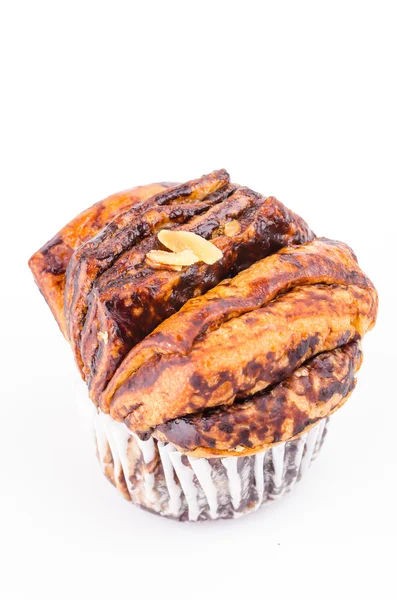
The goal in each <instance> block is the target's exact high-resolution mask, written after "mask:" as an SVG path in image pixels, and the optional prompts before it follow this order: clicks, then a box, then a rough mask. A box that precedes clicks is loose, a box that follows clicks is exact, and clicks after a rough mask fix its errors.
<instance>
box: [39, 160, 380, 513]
mask: <svg viewBox="0 0 397 600" xmlns="http://www.w3.org/2000/svg"><path fill="white" fill-rule="evenodd" d="M29 265H30V268H31V270H32V272H33V274H34V277H35V280H36V283H37V285H38V287H39V289H40V291H41V292H42V294H43V296H44V298H45V299H46V301H47V303H48V305H49V307H50V309H51V311H52V313H53V315H54V317H55V319H56V321H57V322H58V325H59V327H60V329H61V331H62V333H63V335H64V336H65V338H66V339H67V341H68V342H69V343H70V345H71V348H72V350H73V353H74V356H75V359H76V364H77V367H78V369H79V371H80V375H81V378H82V380H83V381H84V382H85V384H86V385H85V386H83V390H81V391H79V401H80V402H81V404H82V407H83V408H84V409H85V410H87V411H89V418H90V423H91V426H92V429H93V431H94V438H95V442H96V450H97V455H98V458H99V461H100V464H101V466H102V469H103V471H104V473H105V475H106V476H107V477H108V479H109V480H110V481H111V482H112V483H113V484H114V485H115V486H116V487H117V488H118V489H119V490H120V492H121V493H122V494H123V495H124V496H125V498H127V499H128V500H130V501H132V503H133V504H136V505H137V506H140V507H141V508H144V509H147V510H150V511H152V512H154V513H157V514H160V515H163V516H166V517H171V518H175V519H179V520H190V521H196V520H207V519H219V518H234V517H238V516H241V515H243V514H247V513H249V512H251V511H254V510H256V509H257V508H259V507H260V506H261V505H262V504H265V503H267V502H269V501H273V500H274V499H276V498H278V497H280V496H282V495H283V494H284V493H285V492H287V491H289V490H290V489H291V488H292V487H293V486H294V485H295V483H296V482H297V481H299V480H300V478H301V477H302V475H303V474H304V473H305V471H306V470H307V468H308V467H309V465H310V463H311V461H312V460H313V459H314V458H315V457H316V456H317V454H318V453H319V451H320V449H321V446H322V443H323V440H324V436H325V434H326V432H327V426H328V421H329V419H330V417H331V415H332V414H333V413H334V412H335V411H336V410H338V409H339V408H340V407H341V406H342V405H343V404H344V403H345V402H346V400H347V399H348V398H349V396H350V394H351V393H352V391H353V389H354V387H355V383H356V379H355V377H356V373H357V371H358V369H359V368H360V365H361V362H362V351H361V339H362V337H363V335H364V334H365V333H366V332H367V331H368V330H370V329H371V328H372V327H373V325H374V323H375V320H376V313H377V294H376V290H375V288H374V286H373V285H372V283H371V282H370V280H369V279H368V278H367V277H366V276H365V274H364V273H363V272H362V271H361V269H360V267H359V266H358V263H357V259H356V256H355V254H354V253H353V251H352V250H351V249H350V248H349V247H348V246H347V245H346V244H344V243H342V242H336V241H333V240H330V239H327V238H321V237H316V236H315V234H314V233H313V232H312V231H311V229H310V228H309V226H308V225H307V223H306V222H305V221H304V220H303V219H302V218H301V217H299V216H297V215H296V214H295V213H293V212H292V211H290V210H289V209H288V208H286V207H285V206H284V205H283V204H281V202H279V201H278V200H276V198H274V197H267V198H266V197H264V196H262V195H261V194H258V193H257V192H254V191H252V190H251V189H249V188H247V187H243V186H240V185H235V184H232V183H231V182H230V178H229V175H228V173H227V172H226V171H225V170H220V171H214V172H213V173H211V174H209V175H205V176H203V177H201V178H199V179H196V180H192V181H188V182H187V183H184V184H182V185H179V184H168V183H161V184H153V185H148V186H142V187H138V188H134V189H132V190H128V191H126V192H122V193H119V194H116V195H114V196H110V197H109V198H107V199H106V200H103V201H102V202H99V203H97V204H95V205H94V206H92V207H91V208H89V209H88V210H86V211H85V212H83V213H81V214H80V215H79V216H77V217H76V218H75V219H74V220H73V221H71V222H70V223H69V224H68V225H66V226H65V227H64V228H63V229H62V230H61V231H60V232H59V233H58V234H57V235H56V236H55V237H54V238H53V239H52V240H51V241H49V242H48V243H47V244H45V246H43V247H42V248H41V249H40V250H39V251H38V252H36V253H35V254H34V255H33V256H32V258H31V259H30V261H29ZM87 391H88V393H87Z"/></svg>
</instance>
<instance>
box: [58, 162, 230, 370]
mask: <svg viewBox="0 0 397 600" xmlns="http://www.w3.org/2000/svg"><path fill="white" fill-rule="evenodd" d="M228 184H229V175H228V173H227V172H226V171H225V170H224V169H221V170H220V171H214V172H213V173H210V174H209V175H205V176H203V177H201V178H200V179H197V180H192V181H188V182H187V183H185V184H182V185H180V186H177V187H175V188H172V189H170V190H165V191H163V192H160V193H159V194H156V195H155V196H152V197H151V198H150V199H149V200H148V201H147V202H145V203H142V204H137V205H135V206H133V207H132V208H130V209H129V210H128V211H126V212H124V213H122V214H120V215H119V216H117V217H116V218H115V219H114V220H113V221H112V222H111V223H109V224H108V225H106V227H104V228H103V229H102V231H101V232H100V233H99V234H98V235H96V236H95V237H94V238H93V239H91V240H88V241H87V242H85V243H84V244H82V245H81V246H80V247H79V248H78V249H77V250H76V251H75V252H74V254H73V256H72V258H71V260H70V262H69V265H68V268H67V272H66V285H65V306H64V309H65V318H66V326H67V334H68V339H69V342H70V344H71V346H72V350H73V352H74V355H75V359H76V362H77V365H78V367H79V368H80V370H81V372H82V374H84V364H83V360H82V357H81V350H80V338H81V331H82V328H83V326H84V321H85V315H86V313H87V310H88V306H89V298H88V296H89V294H90V292H91V290H92V287H93V283H94V281H95V279H96V278H97V277H98V276H100V275H101V274H102V273H104V272H105V271H106V270H107V269H109V267H111V266H112V265H113V264H114V262H115V261H116V260H117V258H118V257H119V256H120V255H121V254H122V253H124V252H126V251H128V250H129V249H130V248H131V247H133V246H135V245H136V244H137V243H139V242H141V241H142V240H144V239H145V238H147V237H148V236H149V235H151V234H153V232H156V231H157V230H159V229H162V228H164V227H166V226H167V225H168V224H169V223H172V222H176V223H181V222H182V223H183V222H184V221H186V220H187V219H188V218H190V217H192V216H194V215H195V214H199V212H200V210H203V209H204V208H205V207H204V206H203V204H202V201H203V200H204V198H206V197H208V196H211V194H213V193H216V192H217V191H218V190H219V189H221V188H223V187H225V186H227V185H228ZM211 201H212V200H211Z"/></svg>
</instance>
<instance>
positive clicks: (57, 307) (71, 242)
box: [29, 183, 175, 337]
mask: <svg viewBox="0 0 397 600" xmlns="http://www.w3.org/2000/svg"><path fill="white" fill-rule="evenodd" d="M174 185H175V184H168V183H153V184H150V185H143V186H139V187H136V188H131V189H129V190H125V191H124V192H119V193H118V194H113V195H112V196H109V197H108V198H105V200H101V201H100V202H97V203H96V204H94V205H93V206H91V207H90V208H88V209H87V210H85V211H84V212H82V213H80V214H79V215H78V216H77V217H76V218H74V219H73V220H72V221H70V223H68V224H67V225H66V226H65V227H63V228H62V229H61V231H59V232H58V233H57V234H56V235H55V236H54V237H53V238H52V240H50V241H49V242H47V243H46V244H45V245H44V246H43V247H42V248H40V250H38V251H37V252H35V253H34V254H33V256H32V257H31V258H30V260H29V266H30V268H31V270H32V272H33V275H34V278H35V281H36V283H37V285H38V287H39V289H40V291H41V293H42V294H43V296H44V298H45V299H46V301H47V303H48V306H49V307H50V309H51V311H52V313H53V315H54V317H55V319H56V321H57V323H58V325H59V327H60V329H61V331H62V333H63V334H64V335H65V337H66V326H65V317H64V311H63V305H64V292H65V279H66V277H65V273H66V268H67V266H68V264H69V262H70V259H71V257H72V254H73V252H74V250H75V249H76V248H78V247H79V246H80V245H81V244H82V243H83V242H86V241H87V240H89V239H91V238H92V237H93V236H95V235H96V234H97V233H98V232H99V231H100V230H101V229H102V228H103V227H104V226H105V225H107V224H108V223H109V222H110V221H112V220H113V219H114V218H115V217H116V216H117V215H118V214H120V213H121V212H124V211H125V210H128V209H129V208H131V207H132V206H134V205H136V204H138V203H139V202H142V200H146V199H147V198H150V197H151V196H153V195H154V194H158V193H159V192H161V191H163V190H165V189H168V188H169V187H170V186H174Z"/></svg>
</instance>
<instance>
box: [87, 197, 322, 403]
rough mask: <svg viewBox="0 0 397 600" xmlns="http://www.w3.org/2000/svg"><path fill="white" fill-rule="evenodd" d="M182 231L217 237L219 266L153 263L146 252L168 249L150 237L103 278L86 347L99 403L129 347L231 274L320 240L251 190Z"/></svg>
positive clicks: (95, 296)
mask: <svg viewBox="0 0 397 600" xmlns="http://www.w3.org/2000/svg"><path fill="white" fill-rule="evenodd" d="M236 219H238V223H239V231H238V233H236V235H234V236H233V237H230V236H229V235H224V226H225V224H226V223H228V222H230V220H236ZM177 230H178V231H187V232H194V233H196V234H198V235H201V236H203V237H204V238H205V239H210V240H211V242H212V243H213V244H214V245H215V246H216V247H217V248H219V249H220V250H221V252H222V255H223V256H222V258H221V259H220V260H218V261H217V262H216V263H214V264H210V265H209V264H205V263H204V262H201V261H200V262H198V263H196V264H194V265H191V266H189V267H185V268H182V269H181V270H180V271H177V272H175V271H173V270H170V269H168V268H166V267H165V268H157V269H156V268H152V267H151V265H149V264H147V262H145V255H146V253H147V252H148V250H149V249H153V248H158V247H160V246H159V242H158V240H157V236H150V237H148V238H146V239H145V240H144V241H143V242H141V243H139V244H137V245H136V246H134V247H133V248H132V249H131V250H130V251H128V252H127V253H125V254H123V255H122V256H121V258H120V259H119V260H117V261H116V262H115V263H114V265H113V266H112V267H111V268H109V269H108V270H107V271H106V272H105V273H104V274H103V275H102V276H101V277H99V278H98V279H97V280H96V282H95V284H94V287H93V290H92V292H91V294H90V297H89V308H88V312H87V315H86V317H85V324H84V327H83V330H82V335H81V344H80V348H81V356H82V359H83V362H84V373H85V376H86V380H87V383H88V385H89V389H90V395H91V398H92V399H93V400H94V401H98V400H99V396H100V393H101V392H102V391H103V389H104V388H105V386H106V385H107V384H108V382H109V381H110V379H111V377H112V376H113V374H114V372H115V370H116V368H117V367H118V365H119V364H120V363H121V361H122V359H123V358H124V357H125V356H126V354H127V353H128V351H129V350H130V349H131V348H132V347H133V346H134V345H136V344H137V343H138V342H139V341H141V340H142V339H143V338H144V337H145V336H146V335H148V334H149V333H150V332H151V331H153V329H154V328H155V327H156V326H157V325H159V324H160V323H161V322H162V321H164V320H165V319H166V318H167V317H169V316H171V315H172V314H173V313H175V312H176V311H178V310H179V309H180V308H181V307H182V306H183V305H184V303H185V302H186V301H187V300H188V299H189V298H191V297H192V296H198V295H201V294H203V293H205V292H206V291H207V290H208V289H210V288H212V287H213V286H215V285H216V284H217V283H219V282H220V281H221V280H222V279H223V278H224V277H227V276H230V275H231V274H235V273H238V272H239V271H241V270H242V269H245V268H246V267H247V266H249V265H250V264H252V263H254V262H255V261H256V260H258V259H259V258H262V257H263V256H266V255H267V254H269V253H271V252H274V251H275V250H278V249H279V248H280V247H282V246H284V245H286V244H288V243H302V242H305V241H307V240H308V239H311V238H312V237H313V234H312V232H311V231H310V230H309V228H308V227H307V225H306V223H305V222H304V221H303V220H302V219H300V218H299V217H297V216H296V215H294V214H293V213H291V211H288V210H287V209H286V208H285V207H284V206H283V205H282V204H281V203H279V202H278V201H277V200H276V199H275V198H267V199H266V198H264V197H262V196H260V195H259V194H256V193H254V192H252V191H251V190H249V189H247V188H239V189H237V190H236V191H234V193H232V194H231V195H229V193H228V194H227V195H226V197H225V199H222V201H220V202H219V203H217V204H216V205H215V206H212V207H211V208H209V210H207V211H205V212H204V213H203V214H201V215H199V216H196V217H194V218H192V219H191V220H189V221H188V222H187V223H186V224H185V225H182V226H179V225H178V226H177ZM99 332H101V335H98V333H99ZM103 332H105V333H106V336H105V337H103V336H102V333H103Z"/></svg>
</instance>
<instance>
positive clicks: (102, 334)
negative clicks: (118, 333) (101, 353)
mask: <svg viewBox="0 0 397 600" xmlns="http://www.w3.org/2000/svg"><path fill="white" fill-rule="evenodd" d="M97 338H98V341H100V342H104V343H105V344H107V343H108V341H109V334H108V332H107V331H98V333H97Z"/></svg>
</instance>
